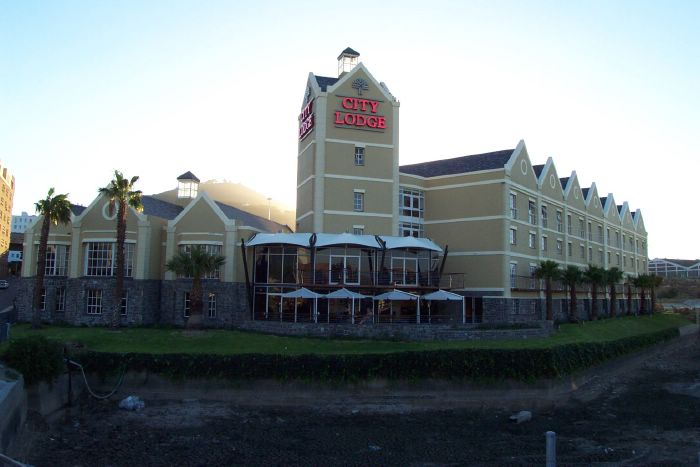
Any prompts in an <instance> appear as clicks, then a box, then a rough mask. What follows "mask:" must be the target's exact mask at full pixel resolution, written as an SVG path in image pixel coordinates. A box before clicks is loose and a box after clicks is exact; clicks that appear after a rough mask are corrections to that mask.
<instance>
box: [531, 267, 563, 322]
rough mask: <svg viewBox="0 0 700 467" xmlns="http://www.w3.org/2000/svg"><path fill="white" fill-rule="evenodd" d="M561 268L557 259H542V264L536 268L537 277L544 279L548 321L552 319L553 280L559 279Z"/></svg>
mask: <svg viewBox="0 0 700 467" xmlns="http://www.w3.org/2000/svg"><path fill="white" fill-rule="evenodd" d="M560 276H561V269H559V264H558V263H557V262H556V261H552V260H547V261H540V265H539V266H537V269H535V277H536V278H538V279H544V296H545V309H546V310H547V321H552V319H553V318H554V317H553V313H552V280H556V279H559V277H560Z"/></svg>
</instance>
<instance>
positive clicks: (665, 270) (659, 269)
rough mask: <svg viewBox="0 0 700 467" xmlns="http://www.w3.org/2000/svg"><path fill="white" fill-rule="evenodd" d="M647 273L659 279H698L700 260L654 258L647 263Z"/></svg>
mask: <svg viewBox="0 0 700 467" xmlns="http://www.w3.org/2000/svg"><path fill="white" fill-rule="evenodd" d="M649 273H650V274H656V275H657V276H661V277H686V278H694V279H700V259H670V258H654V259H652V260H651V261H649Z"/></svg>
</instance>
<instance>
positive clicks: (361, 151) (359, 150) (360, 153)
mask: <svg viewBox="0 0 700 467" xmlns="http://www.w3.org/2000/svg"><path fill="white" fill-rule="evenodd" d="M355 165H356V166H363V165H365V148H363V147H361V146H355Z"/></svg>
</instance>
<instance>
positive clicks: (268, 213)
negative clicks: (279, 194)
mask: <svg viewBox="0 0 700 467" xmlns="http://www.w3.org/2000/svg"><path fill="white" fill-rule="evenodd" d="M270 201H272V198H267V220H268V221H269V220H270V218H271V214H272V211H271V208H270Z"/></svg>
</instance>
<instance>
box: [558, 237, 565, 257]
mask: <svg viewBox="0 0 700 467" xmlns="http://www.w3.org/2000/svg"><path fill="white" fill-rule="evenodd" d="M563 253H564V242H562V241H561V240H557V254H558V255H561V254H563Z"/></svg>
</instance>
